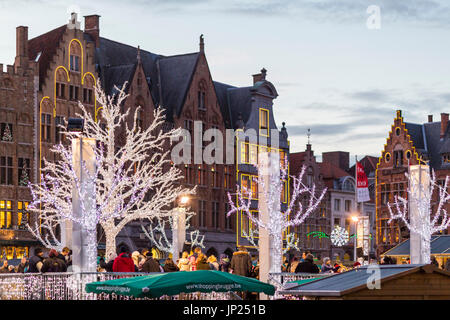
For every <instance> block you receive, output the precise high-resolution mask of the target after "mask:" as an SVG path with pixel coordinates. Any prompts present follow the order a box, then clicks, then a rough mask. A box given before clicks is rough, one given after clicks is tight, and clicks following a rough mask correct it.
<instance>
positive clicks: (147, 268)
mask: <svg viewBox="0 0 450 320" xmlns="http://www.w3.org/2000/svg"><path fill="white" fill-rule="evenodd" d="M142 272H146V273H151V272H161V268H160V265H159V262H158V261H156V260H155V259H153V255H152V252H151V251H147V254H146V260H145V262H144V264H143V265H142Z"/></svg>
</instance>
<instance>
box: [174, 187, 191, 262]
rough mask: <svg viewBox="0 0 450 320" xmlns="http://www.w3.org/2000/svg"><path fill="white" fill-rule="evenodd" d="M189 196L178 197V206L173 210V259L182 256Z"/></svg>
mask: <svg viewBox="0 0 450 320" xmlns="http://www.w3.org/2000/svg"><path fill="white" fill-rule="evenodd" d="M188 202H189V197H188V196H186V195H184V196H181V197H180V198H179V199H178V207H177V208H175V209H174V211H173V216H172V218H173V230H172V259H173V260H174V262H176V259H178V258H179V257H180V250H181V249H182V248H183V244H184V242H185V240H186V206H187V204H188Z"/></svg>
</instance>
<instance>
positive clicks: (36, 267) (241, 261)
mask: <svg viewBox="0 0 450 320" xmlns="http://www.w3.org/2000/svg"><path fill="white" fill-rule="evenodd" d="M318 261H319V260H318V259H316V258H315V257H314V255H313V254H312V253H311V252H309V251H305V252H303V254H302V256H301V257H299V256H293V257H291V258H290V259H287V258H285V259H284V262H283V265H282V272H290V273H341V272H345V271H348V270H350V269H353V268H358V267H359V266H361V265H362V264H364V263H367V261H364V259H362V258H359V259H358V261H356V262H355V263H354V264H353V265H347V266H344V264H343V263H342V262H341V261H339V260H336V261H335V262H334V263H333V262H332V260H331V259H330V258H329V257H325V258H324V259H322V264H319V263H318ZM316 262H317V263H316ZM402 263H410V261H409V258H408V259H407V260H405V261H402ZM431 263H432V264H434V265H436V266H437V267H440V268H442V269H444V270H447V271H450V259H448V260H447V261H446V264H445V265H442V266H439V263H438V262H437V260H436V258H435V257H434V256H432V257H431ZM370 264H381V265H384V264H397V261H396V259H395V258H393V257H389V256H384V257H382V258H381V259H380V261H377V260H374V259H371V261H370ZM195 270H217V271H222V272H229V273H233V274H237V275H241V276H245V277H253V278H259V261H258V259H257V258H256V257H254V256H253V257H252V256H250V254H249V252H248V251H247V249H246V248H245V247H243V246H241V247H239V248H238V250H237V251H236V252H234V253H233V255H232V257H231V259H230V257H229V256H228V255H227V254H221V255H220V257H219V258H217V257H216V256H215V255H209V256H207V255H206V254H204V253H203V252H202V250H201V248H200V247H196V248H194V250H193V251H190V252H187V251H184V252H183V253H182V255H181V258H179V259H176V261H173V259H172V258H170V257H169V258H167V259H165V260H164V261H160V260H158V259H156V258H154V257H153V255H152V250H148V249H142V250H140V251H134V252H132V253H130V252H128V250H127V248H126V247H121V248H119V250H118V254H117V255H115V256H113V257H111V258H110V259H109V261H105V259H104V258H103V257H101V256H99V257H97V271H98V272H145V273H153V272H176V271H195ZM71 271H72V251H71V250H70V249H69V248H67V247H65V248H63V249H62V251H61V252H58V251H57V250H55V249H51V250H50V251H49V252H48V255H47V257H44V251H43V249H41V248H35V250H34V255H33V256H32V257H31V258H30V259H27V258H26V257H24V258H22V259H21V261H20V263H19V264H18V265H16V266H14V265H9V264H8V260H3V261H0V273H46V272H71Z"/></svg>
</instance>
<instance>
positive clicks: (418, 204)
mask: <svg viewBox="0 0 450 320" xmlns="http://www.w3.org/2000/svg"><path fill="white" fill-rule="evenodd" d="M426 175H427V177H426V179H424V180H425V181H429V182H430V183H429V184H426V185H424V184H420V183H418V181H416V180H417V179H416V178H413V177H412V175H410V174H408V173H405V176H406V178H407V179H408V181H409V186H408V198H404V197H401V196H397V195H396V196H395V197H394V203H393V204H390V203H388V208H389V213H390V219H389V221H388V222H389V223H391V221H392V220H395V219H398V220H400V221H402V222H403V223H404V224H405V225H406V227H407V228H408V229H409V230H410V231H412V232H415V233H417V234H419V235H420V237H421V238H422V241H421V243H422V246H421V257H422V261H424V262H425V263H430V262H431V260H430V243H431V236H432V235H433V234H435V233H437V232H440V231H443V230H446V229H447V228H448V227H449V226H450V217H449V216H448V213H447V210H446V209H445V205H446V204H447V202H448V201H449V200H450V195H449V193H448V191H447V190H448V189H447V188H448V183H449V177H448V176H446V178H445V182H444V183H443V184H442V185H441V184H439V183H438V182H437V180H436V174H435V172H434V171H433V172H432V174H431V175H430V174H429V173H428V172H427V173H426ZM435 191H437V193H438V199H439V202H438V205H437V207H436V211H435V212H434V213H433V211H432V203H433V199H432V198H433V194H434V192H435ZM408 199H409V203H408ZM412 206H414V208H416V210H417V213H418V217H417V218H418V219H417V221H419V222H420V223H415V224H413V223H412V222H411V219H410V214H409V211H408V210H410V209H411V208H410V207H412Z"/></svg>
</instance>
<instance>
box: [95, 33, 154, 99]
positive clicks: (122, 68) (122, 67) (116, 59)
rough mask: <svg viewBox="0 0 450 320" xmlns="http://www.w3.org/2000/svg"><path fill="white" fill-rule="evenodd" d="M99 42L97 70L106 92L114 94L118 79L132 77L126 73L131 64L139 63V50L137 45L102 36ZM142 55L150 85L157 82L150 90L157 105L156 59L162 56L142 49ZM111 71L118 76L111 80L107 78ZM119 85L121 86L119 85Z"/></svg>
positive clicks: (143, 65) (96, 58)
mask: <svg viewBox="0 0 450 320" xmlns="http://www.w3.org/2000/svg"><path fill="white" fill-rule="evenodd" d="M99 42H100V45H99V47H98V48H96V52H95V62H96V67H97V72H98V73H99V76H100V81H101V82H102V83H103V84H104V89H105V91H106V93H107V94H112V92H111V90H112V89H113V87H114V84H116V85H117V83H115V82H116V81H118V82H120V81H122V80H123V78H126V81H128V80H129V79H130V77H128V78H127V77H126V76H125V74H124V73H128V72H130V71H131V67H130V66H132V65H135V64H136V63H137V53H138V50H137V48H136V47H132V46H129V45H127V44H123V43H120V42H117V41H113V40H110V39H106V38H102V37H100V41H99ZM140 56H141V62H142V67H143V69H144V73H145V77H146V82H147V84H149V86H150V83H154V84H155V85H154V86H150V90H151V94H152V98H153V99H154V102H155V105H157V102H158V100H159V94H158V89H157V85H156V84H157V82H158V81H157V78H158V76H157V70H156V60H157V59H158V58H159V57H162V56H160V55H157V54H155V53H152V52H149V51H145V50H142V49H141V50H140ZM108 70H109V71H108ZM135 70H136V69H134V70H133V74H134V72H135ZM111 73H112V74H113V75H114V76H117V77H118V78H114V79H111V80H109V79H107V78H106V75H108V76H109V75H110V74H111ZM106 82H108V83H109V85H106ZM122 84H123V82H121V85H122ZM121 85H120V86H121ZM117 86H118V87H119V85H117Z"/></svg>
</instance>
